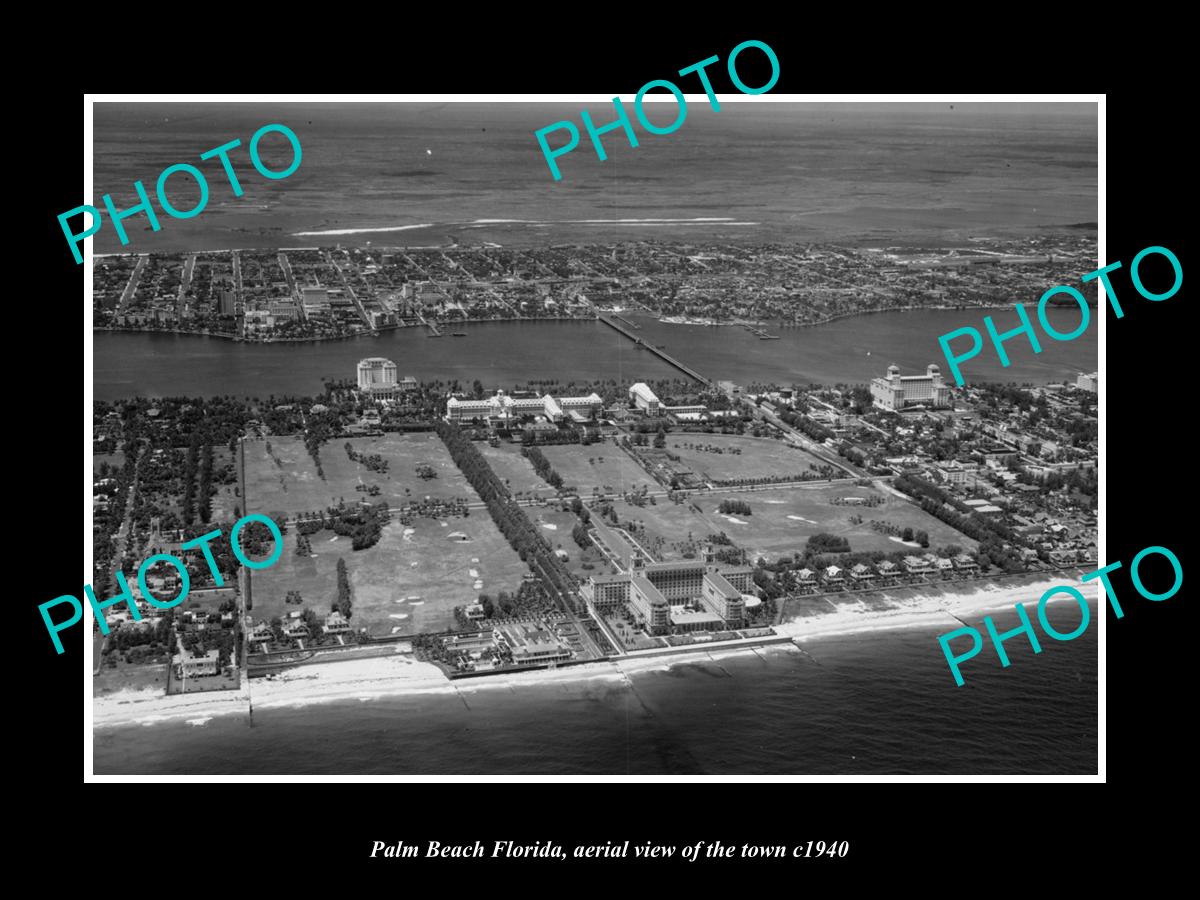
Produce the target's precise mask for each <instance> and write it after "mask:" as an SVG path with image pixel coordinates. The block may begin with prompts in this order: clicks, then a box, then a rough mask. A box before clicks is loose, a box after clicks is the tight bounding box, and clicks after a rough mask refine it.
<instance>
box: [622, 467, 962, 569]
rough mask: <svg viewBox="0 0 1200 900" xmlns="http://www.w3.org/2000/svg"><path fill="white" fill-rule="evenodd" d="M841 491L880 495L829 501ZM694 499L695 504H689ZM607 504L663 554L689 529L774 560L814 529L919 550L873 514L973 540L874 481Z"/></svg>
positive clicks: (937, 542)
mask: <svg viewBox="0 0 1200 900" xmlns="http://www.w3.org/2000/svg"><path fill="white" fill-rule="evenodd" d="M845 497H862V498H868V497H877V498H881V499H882V500H883V501H884V502H883V504H882V505H881V506H875V507H867V506H839V505H835V504H834V503H832V502H831V501H832V500H833V499H835V498H845ZM722 500H741V501H745V502H746V503H749V504H750V510H751V514H750V515H724V514H722V513H719V512H718V511H717V510H718V507H719V505H720V503H721V501H722ZM693 504H694V505H695V506H697V507H699V508H700V512H696V510H695V509H694V508H693ZM613 506H614V508H615V509H616V511H617V515H618V516H619V517H620V519H621V522H622V523H624V522H626V521H627V520H633V521H635V522H639V521H640V522H641V523H642V524H643V526H644V527H645V529H646V532H647V539H646V541H643V543H644V544H645V545H646V549H647V550H649V551H650V552H651V553H652V554H653V555H654V556H655V557H656V558H658V559H663V560H671V559H680V558H682V553H683V551H684V550H685V549H686V541H687V535H688V532H689V531H690V532H691V533H692V537H693V539H694V540H696V541H702V540H703V539H704V538H705V537H707V536H708V535H709V534H715V533H718V532H722V531H723V532H725V533H726V534H727V535H729V537H730V539H732V540H733V542H734V543H735V544H736V545H737V546H738V547H741V548H743V549H744V550H746V552H747V554H748V559H749V561H750V562H753V561H754V560H756V559H757V558H758V557H760V556H763V557H766V558H767V559H769V560H772V561H773V560H774V559H776V558H777V557H779V556H790V555H792V554H793V553H797V552H799V553H803V551H804V547H805V544H806V543H807V542H808V539H809V538H810V537H812V536H813V535H814V534H820V533H825V534H833V535H837V536H839V537H845V538H846V539H847V540H849V541H850V548H851V550H853V551H856V552H858V551H871V550H878V551H882V552H885V553H895V552H897V551H904V552H925V551H924V550H922V549H921V548H919V547H913V546H909V545H906V544H903V543H901V542H899V541H898V540H893V539H892V538H891V537H889V536H888V535H886V534H881V533H879V532H877V531H875V530H874V529H872V527H871V525H870V523H871V521H872V520H873V519H874V520H878V521H881V522H888V523H890V524H892V525H894V526H896V527H897V528H899V529H903V528H905V527H911V528H912V529H913V530H914V531H917V530H924V531H926V532H928V533H929V542H930V549H933V548H936V547H941V546H943V545H947V544H955V545H958V546H959V547H961V548H963V549H965V550H973V549H975V547H976V546H977V543H976V542H975V541H973V540H971V539H970V538H968V537H967V536H966V535H963V534H961V533H960V532H958V531H955V530H954V529H952V528H950V527H949V526H948V525H945V524H943V523H942V522H940V521H938V520H937V519H935V518H933V516H931V515H929V514H928V513H926V512H924V511H923V510H921V509H920V508H919V507H917V506H916V505H914V504H912V503H909V502H907V501H905V500H901V499H899V498H897V497H894V496H892V495H890V494H886V493H884V492H882V491H879V490H878V489H876V488H874V487H858V486H854V485H827V484H821V485H818V484H813V485H808V486H804V487H795V488H779V489H775V490H765V491H739V492H730V493H711V494H710V493H697V494H693V495H692V496H691V497H690V498H689V500H688V501H687V502H685V503H683V504H675V503H671V502H670V501H666V500H660V501H659V502H658V503H657V504H656V505H654V506H650V505H647V506H643V507H637V506H632V505H630V504H628V503H625V502H623V501H618V502H616V503H614V504H613ZM858 516H861V517H862V519H863V521H862V522H861V523H857V522H852V521H851V519H852V517H858ZM639 540H640V538H639Z"/></svg>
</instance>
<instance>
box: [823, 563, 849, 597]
mask: <svg viewBox="0 0 1200 900" xmlns="http://www.w3.org/2000/svg"><path fill="white" fill-rule="evenodd" d="M845 582H846V577H845V575H844V574H843V573H842V569H841V568H839V567H838V566H827V567H826V568H825V572H824V574H823V575H822V576H821V583H822V584H823V585H824V586H825V587H826V588H827V589H828V590H831V591H840V590H841V589H842V588H843V587H844V586H845Z"/></svg>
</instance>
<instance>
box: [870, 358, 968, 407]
mask: <svg viewBox="0 0 1200 900" xmlns="http://www.w3.org/2000/svg"><path fill="white" fill-rule="evenodd" d="M871 399H872V401H873V402H874V405H875V406H878V407H879V408H880V409H887V410H900V409H904V407H906V406H918V405H920V406H927V407H931V408H933V409H938V408H941V407H948V406H953V401H952V400H951V399H950V388H949V387H947V385H946V382H945V380H944V379H943V378H942V372H941V370H940V369H939V368H938V367H937V366H935V365H933V364H932V363H930V364H929V365H928V366H927V367H926V368H925V374H924V375H901V374H900V367H899V366H896V365H892V366H888V370H887V377H886V378H873V379H871Z"/></svg>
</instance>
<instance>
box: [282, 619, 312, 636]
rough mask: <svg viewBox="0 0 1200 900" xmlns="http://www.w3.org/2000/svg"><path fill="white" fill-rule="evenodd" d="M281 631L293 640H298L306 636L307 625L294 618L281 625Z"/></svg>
mask: <svg viewBox="0 0 1200 900" xmlns="http://www.w3.org/2000/svg"><path fill="white" fill-rule="evenodd" d="M283 633H284V635H285V636H287V637H289V638H291V639H292V640H293V641H298V640H301V639H302V638H306V637H308V626H307V625H305V624H304V623H303V622H301V621H300V620H299V619H296V620H294V621H291V622H288V623H287V624H286V625H284V626H283Z"/></svg>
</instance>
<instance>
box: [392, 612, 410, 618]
mask: <svg viewBox="0 0 1200 900" xmlns="http://www.w3.org/2000/svg"><path fill="white" fill-rule="evenodd" d="M388 618H389V619H407V618H408V613H390V614H389V615H388Z"/></svg>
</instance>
